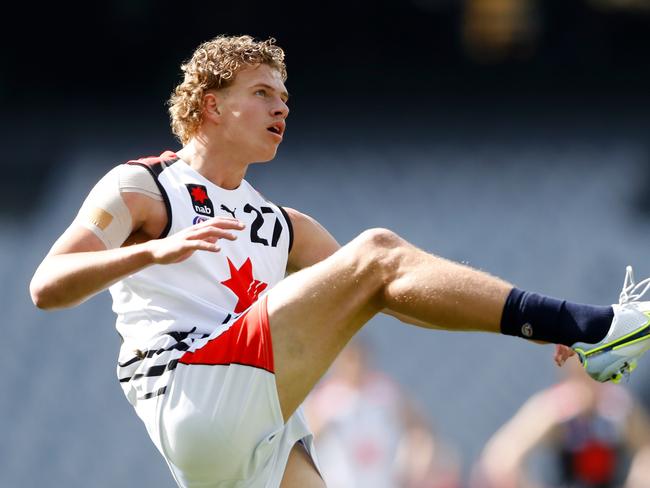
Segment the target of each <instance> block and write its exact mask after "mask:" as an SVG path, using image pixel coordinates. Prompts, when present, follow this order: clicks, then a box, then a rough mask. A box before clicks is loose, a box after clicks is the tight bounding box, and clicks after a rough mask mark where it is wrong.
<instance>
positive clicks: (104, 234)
mask: <svg viewBox="0 0 650 488" xmlns="http://www.w3.org/2000/svg"><path fill="white" fill-rule="evenodd" d="M130 192H136V193H142V194H143V195H146V196H148V197H149V198H152V199H155V200H159V201H162V200H163V198H162V195H161V193H160V190H159V189H158V186H157V185H156V182H155V181H154V180H153V176H152V175H151V174H150V173H149V171H147V169H146V168H144V167H142V166H139V165H134V164H121V165H119V166H116V167H115V168H113V169H112V170H110V171H109V172H108V173H106V175H104V177H103V178H102V179H101V180H99V182H97V184H96V185H95V186H94V188H93V189H92V190H91V191H90V193H89V194H88V197H86V200H85V201H84V203H83V205H82V206H81V209H80V210H79V213H78V214H77V217H76V218H75V222H76V223H77V224H79V225H82V226H83V227H85V228H86V229H89V230H90V231H92V232H93V233H94V234H95V235H96V236H97V237H98V238H99V239H100V240H101V241H102V242H103V243H104V245H105V246H106V249H114V248H117V247H120V246H121V245H122V244H123V243H124V241H125V240H126V239H127V238H128V237H129V235H131V232H132V231H133V221H132V219H131V213H130V212H129V209H128V207H127V206H126V203H124V199H123V198H122V194H123V193H130Z"/></svg>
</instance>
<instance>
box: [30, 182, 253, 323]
mask: <svg viewBox="0 0 650 488" xmlns="http://www.w3.org/2000/svg"><path fill="white" fill-rule="evenodd" d="M98 186H99V185H98ZM96 188H97V187H96ZM109 188H112V187H109ZM115 188H116V191H109V192H106V191H103V192H102V194H101V198H99V200H98V202H96V203H97V205H99V207H94V206H93V205H95V202H93V201H92V200H93V199H94V198H97V197H96V195H95V196H94V195H93V192H95V189H94V190H93V192H91V194H90V195H89V198H88V199H87V200H86V202H85V203H84V205H85V206H88V205H90V206H93V207H92V208H99V209H100V210H103V209H104V208H109V209H115V208H118V207H119V206H120V205H121V206H125V207H123V208H125V215H126V218H122V219H115V220H121V221H122V224H121V226H122V227H121V228H120V229H119V231H116V232H113V233H112V236H111V237H112V239H110V240H109V241H108V245H107V242H106V239H100V238H99V237H98V235H96V234H95V233H94V232H93V231H92V230H90V229H89V228H88V227H87V226H85V225H82V223H81V221H80V220H79V218H77V219H75V221H74V222H73V223H72V224H71V225H70V227H68V229H67V230H66V231H65V232H64V233H63V234H62V235H61V237H59V239H57V241H56V242H55V243H54V245H53V246H52V248H51V249H50V251H49V252H48V254H47V256H46V257H45V259H43V261H42V262H41V264H40V265H39V267H38V268H37V270H36V272H35V273H34V276H33V278H32V281H31V283H30V287H29V289H30V294H31V297H32V301H33V302H34V304H35V305H36V306H37V307H39V308H42V309H47V310H51V309H58V308H65V307H72V306H75V305H78V304H79V303H82V302H83V301H85V300H87V299H88V298H90V297H91V296H93V295H95V294H96V293H98V292H100V291H102V290H104V289H106V288H108V287H109V286H111V285H112V284H113V283H115V282H117V281H119V280H120V279H122V278H124V277H126V276H128V275H130V274H133V273H135V272H137V271H139V270H141V269H143V268H145V267H147V266H151V265H153V264H170V263H176V262H180V261H183V260H185V259H187V258H188V257H189V256H190V255H191V254H192V253H193V252H195V251H197V250H203V251H211V252H217V251H219V246H218V244H217V240H218V239H229V240H234V239H235V238H236V237H235V235H234V234H233V233H232V232H230V231H237V230H241V229H243V224H242V223H241V222H239V221H237V220H234V219H230V218H215V219H211V220H209V221H206V222H201V223H199V224H197V225H194V226H192V227H188V228H187V229H185V230H183V231H181V232H178V233H175V234H173V235H171V236H168V237H166V238H164V239H157V238H156V236H158V235H159V234H160V230H161V229H162V228H164V227H165V224H166V220H164V222H163V223H162V225H160V224H161V223H160V220H161V219H166V218H167V216H166V211H165V209H164V208H165V207H164V204H163V203H162V202H161V201H159V200H156V199H153V198H150V197H149V196H146V195H145V194H140V193H133V192H131V193H124V194H122V193H121V192H120V191H119V190H117V187H115ZM95 193H97V192H95ZM89 200H91V201H90V202H89ZM82 209H83V207H82ZM104 211H105V212H106V210H104ZM111 217H113V216H112V215H111ZM125 222H126V223H125ZM110 242H113V243H114V244H113V245H115V246H116V247H113V248H109V246H110V245H111V244H110Z"/></svg>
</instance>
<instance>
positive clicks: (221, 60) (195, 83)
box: [168, 35, 287, 144]
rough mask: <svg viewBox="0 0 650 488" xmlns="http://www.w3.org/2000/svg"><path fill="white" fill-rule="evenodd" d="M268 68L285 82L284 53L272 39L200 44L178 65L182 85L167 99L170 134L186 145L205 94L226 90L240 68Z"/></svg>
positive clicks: (226, 38) (224, 39) (230, 39)
mask: <svg viewBox="0 0 650 488" xmlns="http://www.w3.org/2000/svg"><path fill="white" fill-rule="evenodd" d="M262 63H264V64H268V65H270V66H271V67H273V68H275V69H277V70H278V71H279V72H280V75H281V76H282V80H283V81H284V80H286V78H287V68H286V66H285V64H284V51H283V50H282V48H281V47H279V46H277V45H276V44H275V39H273V38H269V39H267V40H265V41H256V40H255V39H253V38H252V37H251V36H223V35H222V36H218V37H215V38H214V39H212V40H210V41H207V42H204V43H203V44H201V45H200V46H199V47H198V48H196V50H195V51H194V54H193V55H192V57H191V59H190V60H189V61H187V62H186V63H184V64H182V65H181V70H182V71H183V73H184V74H185V76H184V79H183V81H182V82H181V83H180V84H179V85H178V86H177V87H176V88H175V89H174V91H173V93H172V95H171V97H170V99H169V102H168V104H169V115H170V117H171V125H172V132H173V133H174V134H175V135H176V137H178V139H179V140H180V141H181V142H182V143H183V144H187V143H188V142H189V140H190V139H191V138H192V137H193V136H194V135H195V134H196V132H197V130H198V128H199V125H200V124H201V105H202V101H203V95H204V94H205V92H206V91H207V90H210V89H220V88H226V87H228V86H230V85H231V84H232V83H233V82H234V81H235V76H236V75H237V73H238V72H239V70H241V69H242V68H243V67H246V66H256V65H259V64H262Z"/></svg>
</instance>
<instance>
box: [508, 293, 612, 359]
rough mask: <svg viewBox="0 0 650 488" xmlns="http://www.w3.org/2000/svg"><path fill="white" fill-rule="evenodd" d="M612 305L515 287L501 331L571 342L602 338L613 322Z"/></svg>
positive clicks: (571, 343)
mask: <svg viewBox="0 0 650 488" xmlns="http://www.w3.org/2000/svg"><path fill="white" fill-rule="evenodd" d="M613 318H614V310H613V309H612V307H602V306H596V305H583V304H580V303H572V302H567V301H566V300H558V299H557V298H551V297H546V296H543V295H539V294H537V293H530V292H527V291H523V290H520V289H518V288H513V289H512V291H511V292H510V295H508V299H507V300H506V304H505V306H504V308H503V316H502V317H501V333H503V334H507V335H513V336H517V337H524V338H526V339H533V340H539V341H545V342H552V343H555V344H564V345H565V346H571V345H573V344H574V343H576V342H587V343H590V344H594V343H596V342H600V341H601V340H602V339H603V338H604V337H605V335H606V334H607V331H608V330H609V327H610V325H611V323H612V319H613Z"/></svg>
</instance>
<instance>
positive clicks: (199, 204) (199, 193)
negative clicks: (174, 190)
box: [185, 184, 214, 217]
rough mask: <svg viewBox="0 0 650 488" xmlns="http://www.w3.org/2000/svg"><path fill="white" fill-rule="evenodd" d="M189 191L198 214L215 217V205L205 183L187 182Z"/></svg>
mask: <svg viewBox="0 0 650 488" xmlns="http://www.w3.org/2000/svg"><path fill="white" fill-rule="evenodd" d="M185 186H186V187H187V191H188V192H189V194H190V198H191V199H192V206H193V207H194V211H195V212H196V213H197V214H201V215H207V216H208V217H214V205H212V200H210V197H209V196H208V190H207V189H206V187H205V186H203V185H195V184H186V185H185Z"/></svg>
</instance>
